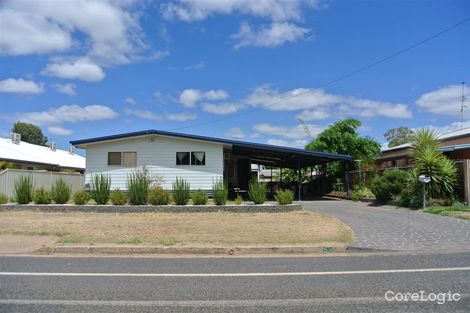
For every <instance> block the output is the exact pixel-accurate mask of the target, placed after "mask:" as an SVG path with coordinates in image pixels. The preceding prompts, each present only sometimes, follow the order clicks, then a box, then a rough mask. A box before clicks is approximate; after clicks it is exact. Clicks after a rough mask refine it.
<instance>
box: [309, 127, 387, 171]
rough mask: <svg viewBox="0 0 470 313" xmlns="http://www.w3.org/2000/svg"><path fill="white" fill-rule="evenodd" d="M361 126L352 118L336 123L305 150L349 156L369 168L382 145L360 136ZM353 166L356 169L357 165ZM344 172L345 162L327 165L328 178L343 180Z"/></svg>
mask: <svg viewBox="0 0 470 313" xmlns="http://www.w3.org/2000/svg"><path fill="white" fill-rule="evenodd" d="M361 125H362V124H361V122H360V121H358V120H356V119H351V118H350V119H344V120H341V121H339V122H336V123H334V124H333V125H331V126H330V127H329V128H328V129H326V130H324V131H323V132H322V133H320V134H319V135H318V136H317V138H316V139H314V140H312V141H311V142H310V143H309V144H308V145H307V146H306V147H305V149H307V150H314V151H320V152H329V153H339V154H349V155H351V156H352V157H353V158H354V159H355V160H361V163H362V164H361V166H363V167H364V166H367V165H368V164H371V163H372V162H374V161H375V159H376V158H377V157H378V156H379V153H380V144H379V143H378V142H377V141H375V140H374V139H372V138H370V137H367V136H366V137H363V136H360V135H359V133H358V132H357V129H358V128H359V127H360V126H361ZM352 166H353V167H354V166H355V165H352ZM344 171H345V167H344V164H343V162H335V163H329V164H328V165H327V175H328V177H332V178H342V177H343V176H344Z"/></svg>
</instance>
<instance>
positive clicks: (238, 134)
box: [225, 127, 246, 139]
mask: <svg viewBox="0 0 470 313" xmlns="http://www.w3.org/2000/svg"><path fill="white" fill-rule="evenodd" d="M225 135H226V136H227V137H230V138H240V139H241V138H245V137H246V134H245V133H244V132H243V130H242V129H241V128H240V127H232V128H230V129H229V130H227V132H226V133H225Z"/></svg>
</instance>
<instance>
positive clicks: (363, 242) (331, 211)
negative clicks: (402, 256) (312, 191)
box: [302, 200, 470, 251]
mask: <svg viewBox="0 0 470 313" xmlns="http://www.w3.org/2000/svg"><path fill="white" fill-rule="evenodd" d="M302 206H303V207H304V208H305V209H308V210H314V211H317V212H322V213H326V214H328V215H331V216H334V217H336V218H338V219H339V220H341V221H342V222H343V223H345V224H347V225H349V226H350V227H351V228H352V229H353V230H354V232H355V235H356V242H354V243H353V244H351V245H350V247H353V248H363V249H380V250H400V251H436V250H470V221H468V220H463V219H458V218H453V217H446V216H439V215H434V214H428V213H424V212H420V211H413V210H409V209H402V208H395V207H394V206H389V205H383V206H375V205H373V204H368V203H362V202H352V201H347V200H319V201H302Z"/></svg>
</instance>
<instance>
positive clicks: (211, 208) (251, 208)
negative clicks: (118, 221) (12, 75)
mask: <svg viewBox="0 0 470 313" xmlns="http://www.w3.org/2000/svg"><path fill="white" fill-rule="evenodd" d="M0 210H12V211H13V210H16V211H21V210H36V211H44V212H66V211H75V212H96V213H141V212H170V213H192V212H218V211H227V212H244V213H255V212H287V211H297V210H302V205H301V204H297V203H294V204H288V205H278V204H258V205H255V204H241V205H72V204H47V205H46V204H2V205H0Z"/></svg>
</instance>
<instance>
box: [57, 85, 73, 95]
mask: <svg viewBox="0 0 470 313" xmlns="http://www.w3.org/2000/svg"><path fill="white" fill-rule="evenodd" d="M53 86H54V88H55V89H56V90H57V91H58V92H61V93H65V94H66V95H69V96H75V95H76V94H77V93H76V91H75V87H76V86H75V84H55V85H53Z"/></svg>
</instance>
